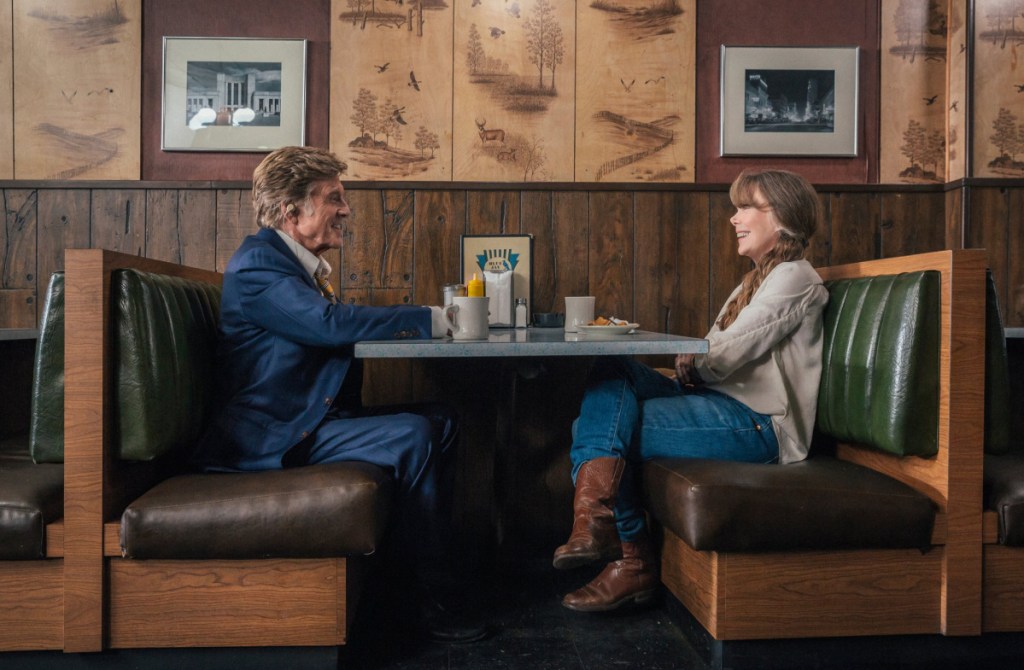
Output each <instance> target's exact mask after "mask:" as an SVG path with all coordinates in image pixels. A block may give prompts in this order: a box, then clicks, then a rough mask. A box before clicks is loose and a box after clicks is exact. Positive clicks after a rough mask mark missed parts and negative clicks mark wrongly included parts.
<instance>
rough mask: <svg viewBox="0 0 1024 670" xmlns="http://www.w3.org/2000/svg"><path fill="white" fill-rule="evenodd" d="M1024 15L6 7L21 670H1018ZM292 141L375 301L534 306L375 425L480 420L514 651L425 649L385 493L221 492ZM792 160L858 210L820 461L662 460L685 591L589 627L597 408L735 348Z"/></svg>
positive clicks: (5, 148)
mask: <svg viewBox="0 0 1024 670" xmlns="http://www.w3.org/2000/svg"><path fill="white" fill-rule="evenodd" d="M57 5H59V7H58V6H57ZM1011 6H1015V3H1011V2H1004V0H975V1H974V2H966V1H962V0H949V1H948V2H940V3H925V2H911V0H900V1H899V2H895V1H892V2H889V1H883V0H874V1H872V2H867V3H847V2H840V1H839V0H825V1H817V2H811V1H810V0H782V1H780V2H774V3H763V6H761V5H755V4H751V3H749V2H744V1H743V0H675V1H670V2H644V1H641V0H614V1H609V2H583V1H581V0H578V1H577V2H574V3H562V2H550V1H549V0H519V1H518V2H514V3H513V2H504V3H499V2H495V1H493V0H483V1H482V2H481V1H479V0H475V1H474V2H461V1H459V2H451V1H449V2H443V1H440V0H436V1H435V0H418V1H415V2H405V3H402V2H383V1H378V2H350V1H349V0H344V1H343V0H294V2H291V3H276V2H271V1H270V0H248V1H245V2H243V1H242V0H221V1H220V2H217V3H208V2H199V1H198V0H179V1H178V2H175V3H163V2H159V1H158V0H128V1H127V2H126V1H124V0H119V1H118V2H111V1H110V0H74V1H73V2H67V3H50V2H47V1H46V0H13V1H11V2H6V3H2V2H0V91H3V92H6V93H8V95H2V96H0V100H3V101H4V102H3V103H0V136H2V139H0V195H2V202H3V203H4V211H5V225H4V227H3V228H0V241H2V245H0V248H2V249H3V250H4V253H3V263H2V266H0V268H2V272H0V362H2V366H3V370H4V374H3V376H2V383H0V399H2V403H0V667H2V668H8V667H10V668H61V667H67V668H80V667H94V666H96V667H111V668H129V667H168V668H170V667H183V666H186V665H188V666H194V667H210V668H219V667H228V666H232V665H233V666H238V667H245V668H249V667H253V668H256V667H268V668H269V667H274V668H277V667H296V668H298V667H302V668H307V667H308V668H361V667H374V668H389V667H428V666H430V667H433V665H440V664H444V665H445V666H447V667H466V668H474V667H479V668H492V667H510V668H519V667H522V668H526V667H531V668H532V667H562V666H563V665H564V666H565V667H584V668H605V667H619V666H621V667H644V668H648V667H649V668H679V667H684V668H743V667H746V668H792V667H817V668H848V667H870V666H881V667H970V666H974V665H977V666H980V667H1000V666H1001V665H1005V666H1006V667H1010V666H1009V664H1010V663H1012V662H1014V661H1015V660H1019V658H1021V657H1024V568H1022V566H1024V548H1022V545H1024V526H1022V524H1024V522H1022V516H1021V515H1020V514H1018V511H1019V509H1020V508H1021V505H1022V504H1024V502H1022V501H1024V456H1022V454H1024V423H1022V422H1024V418H1022V417H1024V346H1022V343H1024V261H1022V258H1024V164H1022V162H1021V158H1020V155H1021V151H1020V148H1021V147H1020V137H1021V135H1022V131H1021V124H1022V123H1024V109H1022V106H1021V102H1020V101H1021V99H1022V98H1021V93H1020V91H1019V90H1017V89H1019V88H1020V86H1021V84H1020V77H1019V72H1017V71H1016V70H1015V67H1016V65H1015V60H1014V58H1013V56H1012V52H1013V49H1015V48H1019V47H1020V43H1021V40H1022V33H1021V28H1020V27H1019V26H1018V25H1017V24H1019V23H1020V22H1019V21H1017V22H1016V23H1015V22H1014V20H1013V18H1014V16H1015V14H1014V12H1015V11H1019V9H1020V8H1019V7H1017V9H1016V10H1014V9H1013V7H1011ZM1017 18H1018V19H1019V16H1018V17H1017ZM39 54H44V55H45V58H40V57H39ZM287 144H305V145H310V146H318V147H323V148H327V149H330V150H331V151H333V152H335V153H336V154H338V155H339V157H341V158H342V159H343V160H345V161H346V162H347V164H348V171H347V174H346V177H345V180H344V186H345V191H346V198H347V200H348V202H349V203H350V205H351V208H352V211H353V215H352V216H351V217H350V218H349V219H348V220H347V222H346V224H345V231H344V244H343V248H342V249H341V250H332V251H329V252H327V254H326V255H325V259H326V260H327V261H328V262H329V263H330V265H331V267H332V268H333V273H332V276H331V283H332V284H333V286H334V287H335V289H336V292H337V295H338V298H339V300H341V301H343V302H345V303H351V304H357V305H394V304H409V305H440V304H444V303H446V301H447V300H449V299H451V298H452V297H453V296H456V295H458V294H459V293H460V292H461V291H463V290H466V288H467V287H466V285H467V284H469V283H470V282H471V281H473V280H474V279H476V280H480V281H482V282H483V285H484V286H483V290H485V291H488V292H489V293H487V295H489V297H490V300H491V304H492V305H495V306H500V309H498V308H497V307H496V308H495V310H494V313H492V314H491V315H490V323H489V324H488V325H489V326H490V327H489V328H488V329H487V333H486V334H487V340H486V341H484V340H463V339H459V338H454V337H447V338H443V339H439V340H433V341H425V340H423V341H408V340H403V341H377V342H359V343H356V344H354V346H353V348H352V354H353V356H354V357H355V358H356V359H358V361H359V365H360V367H361V369H362V388H361V397H362V402H363V403H364V404H366V405H377V404H396V403H406V402H418V401H444V402H446V403H449V404H450V405H452V406H453V407H454V408H455V409H456V410H457V411H458V413H459V416H460V418H461V427H460V433H459V439H458V443H457V452H458V453H457V457H458V465H457V469H456V472H455V475H454V481H453V483H452V486H453V493H454V509H453V510H452V519H453V524H454V527H455V529H456V538H455V547H454V551H453V554H454V558H453V560H454V561H455V562H456V563H457V566H456V567H457V572H458V574H459V575H460V577H462V578H464V588H465V590H466V591H467V592H471V593H472V594H473V595H474V596H475V599H476V600H477V601H478V602H479V603H480V608H481V610H482V612H480V616H481V618H483V619H486V620H487V621H488V622H489V623H490V630H489V634H488V636H487V637H486V638H485V639H484V640H481V641H479V642H476V643H473V644H471V645H450V646H448V645H438V644H430V643H427V642H425V641H424V640H422V639H421V636H420V635H419V633H418V632H417V629H416V627H415V618H414V617H413V616H412V615H411V614H410V611H409V610H410V603H409V599H408V590H409V589H410V588H411V586H410V583H409V572H410V570H409V566H408V565H396V564H395V562H394V561H393V560H392V555H391V551H390V550H391V546H392V538H391V536H390V534H389V533H390V530H391V528H392V525H393V521H394V518H395V514H396V509H395V504H394V485H393V482H392V481H391V478H390V477H389V476H388V473H387V472H385V471H384V470H382V469H380V468H376V467H374V466H370V465H367V464H364V463H344V464H336V465H334V466H309V467H302V468H290V469H287V470H281V471H269V472H257V473H244V474H241V473H231V474H209V473H199V472H195V471H194V470H193V469H192V467H191V466H190V462H189V454H190V452H191V450H192V448H193V447H194V446H195V444H196V442H197V440H198V439H199V436H200V435H201V434H202V432H203V430H204V429H205V427H206V425H207V421H208V419H209V416H210V410H211V407H212V405H213V402H214V400H215V399H214V398H213V395H212V393H213V378H214V374H215V349H216V339H217V324H218V321H219V305H220V291H221V282H222V279H223V272H224V271H225V268H226V266H227V263H228V260H229V259H230V258H231V255H232V253H233V252H234V251H235V249H237V247H238V245H239V244H240V243H241V241H242V240H243V239H244V238H245V237H246V236H247V235H249V234H251V233H253V232H255V231H256V224H255V221H254V212H253V207H252V204H251V198H252V181H251V179H252V172H253V169H254V168H255V167H256V165H258V164H259V162H260V160H261V159H262V158H263V157H264V156H265V155H266V154H267V152H268V151H269V150H271V149H272V148H274V147H277V146H284V145H287ZM762 167H778V168H782V169H787V170H792V171H795V172H798V173H800V174H802V175H804V176H805V177H807V179H808V180H809V181H810V182H811V183H812V184H813V185H814V187H815V189H816V190H817V192H818V196H819V198H820V201H821V204H822V211H823V218H822V221H821V222H820V227H819V229H818V231H817V232H816V234H815V236H814V237H813V238H812V239H811V242H810V245H809V247H808V249H807V255H806V257H807V259H808V260H809V261H810V262H811V263H812V265H813V266H814V267H815V269H816V270H817V271H818V273H819V275H820V276H821V277H822V279H823V281H824V282H825V286H826V288H827V290H828V292H829V296H830V301H829V304H828V306H827V308H826V312H825V316H824V337H825V339H824V360H823V363H824V373H823V379H822V384H821V389H820V391H819V401H818V412H817V415H816V427H817V430H816V434H815V440H814V444H813V446H812V450H811V456H810V458H809V459H807V461H806V462H802V463H796V464H791V465H785V466H779V465H775V464H769V465H749V464H736V463H726V462H721V461H714V460H669V459H659V460H655V461H651V462H648V463H644V464H642V466H641V467H639V468H638V471H639V474H640V477H641V486H642V489H643V496H644V501H645V507H646V509H647V513H648V518H649V520H650V525H651V527H652V529H653V531H654V536H655V540H656V546H657V552H658V559H659V566H660V585H659V587H658V597H657V598H656V601H655V603H654V604H653V605H651V606H649V607H647V608H645V609H640V610H637V611H626V612H617V613H613V614H607V615H604V614H602V615H587V614H581V613H574V612H569V611H568V610H565V609H563V608H562V607H561V605H560V603H559V601H560V599H561V597H562V596H563V595H564V594H565V593H567V592H569V591H571V590H574V589H576V588H578V587H579V586H581V585H582V584H583V583H585V582H586V581H587V580H589V579H590V578H592V577H593V576H594V575H595V574H596V572H587V571H586V570H581V571H572V572H567V571H556V570H554V569H553V568H552V567H551V554H552V552H553V550H554V549H555V547H557V546H558V545H560V544H561V543H562V542H563V541H564V540H565V538H566V537H567V536H568V533H569V531H570V529H571V527H572V521H573V519H572V500H573V493H574V490H573V484H572V480H571V476H570V462H569V458H568V452H569V445H570V444H571V441H572V424H573V421H574V419H575V418H576V417H577V415H578V412H579V408H580V401H581V399H582V396H583V392H584V385H585V380H586V378H587V373H588V371H589V370H590V369H591V367H592V366H593V364H594V362H595V361H597V360H599V359H600V358H602V357H606V356H617V355H621V356H632V357H635V358H637V359H638V360H641V361H642V362H644V363H648V364H650V365H652V366H655V367H662V368H670V367H672V365H673V358H674V356H675V355H676V354H679V353H694V354H701V353H705V352H707V350H708V342H707V340H705V339H704V336H705V334H706V333H707V332H708V330H709V328H710V327H711V325H712V323H713V320H714V319H715V317H716V314H717V313H718V309H719V308H720V306H721V305H722V304H723V303H724V302H725V300H726V299H727V298H728V296H729V295H730V293H731V292H732V290H733V288H734V287H735V286H736V285H737V284H738V283H739V282H740V281H741V280H742V278H743V276H744V274H745V273H746V272H747V271H748V270H749V268H750V264H749V261H748V260H747V259H746V258H742V257H739V256H737V254H736V244H737V242H736V237H735V234H734V231H733V229H732V226H731V225H730V224H729V219H730V217H732V216H733V214H734V213H735V211H736V210H735V207H734V206H733V204H732V203H731V201H730V198H729V192H728V191H729V184H730V183H731V182H732V180H733V179H734V178H735V176H736V175H737V174H738V173H739V172H740V171H741V170H743V169H744V168H762ZM474 274H476V275H478V276H476V277H474ZM475 288H476V286H475V285H474V289H475ZM580 297H592V298H593V300H592V302H588V303H587V304H588V305H591V304H592V307H591V309H592V310H593V314H592V315H589V314H588V315H587V317H586V319H585V321H586V322H585V323H582V325H583V328H582V329H580V328H578V327H577V325H578V324H576V322H575V319H573V318H572V312H573V310H574V309H575V307H572V308H569V307H568V306H567V305H568V303H567V298H580ZM517 299H518V300H517ZM517 303H520V304H519V305H517ZM518 306H522V307H523V310H524V312H525V314H524V315H523V317H524V318H525V323H518V322H517V321H518V319H517V307H518ZM567 316H568V318H567ZM596 317H606V318H609V319H611V318H613V319H614V320H615V321H614V322H613V324H614V325H615V326H616V327H615V328H614V330H615V332H608V331H605V332H594V331H593V330H591V331H589V332H588V329H587V326H588V325H589V322H590V321H591V320H595V319H596ZM517 326H519V327H517Z"/></svg>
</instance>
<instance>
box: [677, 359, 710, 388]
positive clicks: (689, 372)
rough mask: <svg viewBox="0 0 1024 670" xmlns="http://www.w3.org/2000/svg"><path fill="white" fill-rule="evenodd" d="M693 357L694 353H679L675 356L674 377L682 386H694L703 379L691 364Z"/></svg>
mask: <svg viewBox="0 0 1024 670" xmlns="http://www.w3.org/2000/svg"><path fill="white" fill-rule="evenodd" d="M695 357H696V355H695V354H679V355H677V356H676V379H678V380H679V383H680V384H682V385H683V386H696V385H698V384H700V383H701V382H702V381H703V380H702V379H701V378H700V375H699V374H698V373H697V368H696V367H695V366H694V364H693V360H694V358H695Z"/></svg>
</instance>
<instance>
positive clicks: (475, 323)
mask: <svg viewBox="0 0 1024 670" xmlns="http://www.w3.org/2000/svg"><path fill="white" fill-rule="evenodd" d="M489 302H490V298H487V297H483V298H479V297H472V298H470V297H468V296H455V297H454V298H452V304H451V305H450V306H448V307H447V308H445V315H446V316H447V317H448V320H449V321H451V324H452V339H455V340H486V339H487V334H488V333H487V328H488V324H487V306H488V303H489Z"/></svg>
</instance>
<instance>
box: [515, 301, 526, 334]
mask: <svg viewBox="0 0 1024 670" xmlns="http://www.w3.org/2000/svg"><path fill="white" fill-rule="evenodd" d="M527 321H528V319H527V318H526V298H516V328H526V322H527Z"/></svg>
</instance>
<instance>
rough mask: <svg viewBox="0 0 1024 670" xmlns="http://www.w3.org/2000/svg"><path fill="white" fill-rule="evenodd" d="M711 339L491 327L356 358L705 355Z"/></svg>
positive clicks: (387, 345) (371, 349)
mask: <svg viewBox="0 0 1024 670" xmlns="http://www.w3.org/2000/svg"><path fill="white" fill-rule="evenodd" d="M707 350H708V342H707V340H704V339H700V338H694V337H684V336H682V335H668V334H665V333H653V332H650V331H646V330H634V331H632V332H631V333H625V334H610V333H609V334H605V333H600V332H596V333H595V332H588V333H567V332H565V330H564V329H562V328H491V329H490V331H489V332H488V336H487V339H486V340H483V339H481V340H455V339H452V338H450V337H445V338H438V339H433V340H409V339H404V340H367V341H363V342H357V343H356V345H355V356H356V358H484V357H503V358H504V357H512V358H516V357H531V356H635V355H643V354H703V353H707Z"/></svg>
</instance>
